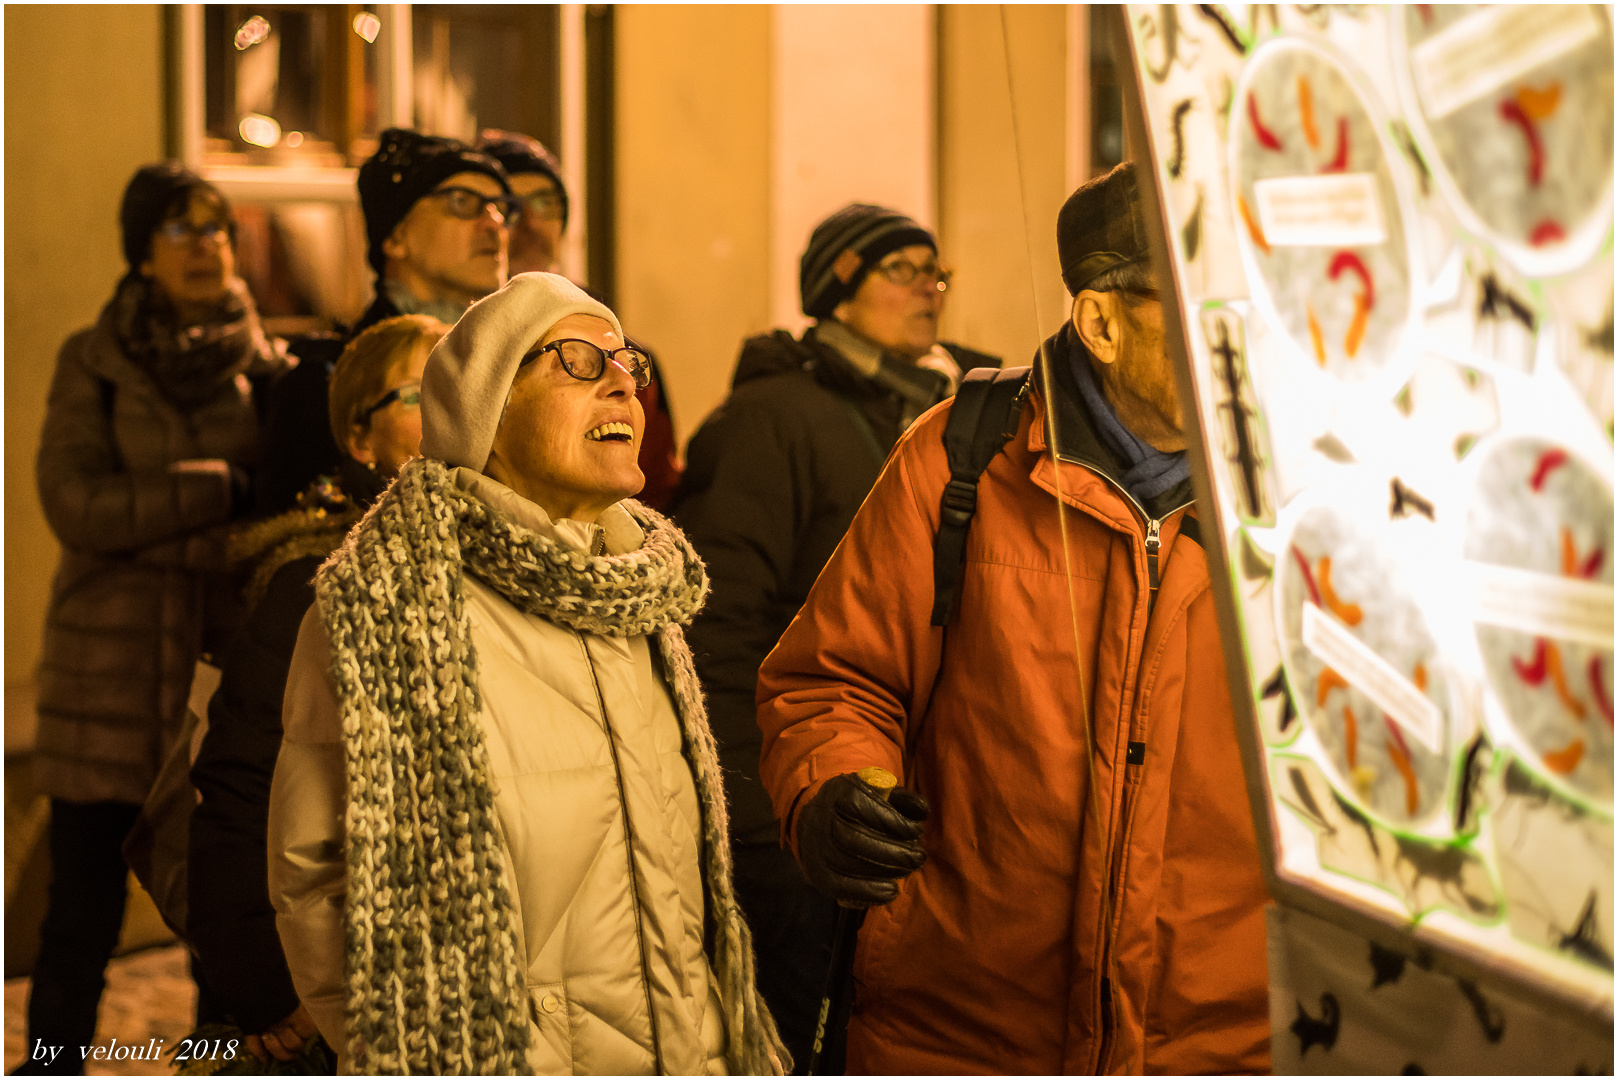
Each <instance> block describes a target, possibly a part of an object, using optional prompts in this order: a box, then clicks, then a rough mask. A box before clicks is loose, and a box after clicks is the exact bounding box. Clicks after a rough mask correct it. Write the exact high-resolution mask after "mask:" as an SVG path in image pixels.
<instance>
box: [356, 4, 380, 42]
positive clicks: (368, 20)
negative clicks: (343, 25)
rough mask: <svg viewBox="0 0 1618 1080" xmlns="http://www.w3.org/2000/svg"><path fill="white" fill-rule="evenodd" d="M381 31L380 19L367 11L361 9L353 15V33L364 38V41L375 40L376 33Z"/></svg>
mask: <svg viewBox="0 0 1618 1080" xmlns="http://www.w3.org/2000/svg"><path fill="white" fill-rule="evenodd" d="M381 32H382V20H381V19H379V18H377V17H376V16H375V15H372V14H371V13H370V12H369V11H362V12H360V13H359V14H358V15H356V16H354V33H356V34H358V35H359V36H360V37H362V38H364V39H365V40H366V43H367V44H369V43H371V42H374V41H376V35H377V34H379V33H381Z"/></svg>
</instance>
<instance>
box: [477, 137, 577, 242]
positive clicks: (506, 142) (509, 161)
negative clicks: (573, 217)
mask: <svg viewBox="0 0 1618 1080" xmlns="http://www.w3.org/2000/svg"><path fill="white" fill-rule="evenodd" d="M477 149H479V150H482V151H483V152H484V153H485V154H488V155H489V156H490V157H492V158H494V159H495V160H496V161H498V162H500V164H501V165H503V166H504V167H505V170H506V175H507V176H517V175H520V174H522V173H538V174H539V175H541V176H547V177H549V178H550V181H551V183H553V184H555V185H556V193H557V194H558V195H560V196H561V197H562V228H564V229H565V228H567V214H568V202H567V185H566V184H564V183H562V163H561V162H560V161H557V160H556V155H555V154H553V153H551V152H550V151H549V150H547V149H546V148H545V144H544V143H542V142H540V141H539V140H538V139H535V138H531V137H529V136H527V135H523V134H519V133H518V132H515V131H501V130H500V129H499V128H485V129H484V131H483V134H482V135H479V136H478V141H477Z"/></svg>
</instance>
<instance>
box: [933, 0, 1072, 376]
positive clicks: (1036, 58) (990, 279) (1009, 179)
mask: <svg viewBox="0 0 1618 1080" xmlns="http://www.w3.org/2000/svg"><path fill="white" fill-rule="evenodd" d="M938 10H939V14H940V22H939V31H938V54H939V63H938V67H939V165H938V173H939V185H938V186H939V242H940V244H941V246H942V248H943V251H942V255H943V257H944V260H945V261H946V262H947V263H948V264H949V265H950V266H952V267H954V268H955V271H956V278H955V282H954V284H953V286H952V287H951V289H950V294H949V301H948V306H947V307H946V308H945V311H944V318H943V323H942V330H941V332H942V334H943V336H944V337H945V338H946V339H948V340H952V341H959V342H961V343H962V344H963V345H970V346H972V347H973V348H976V349H982V350H984V351H985V352H990V353H993V354H995V355H997V356H1000V357H1001V358H1003V359H1004V360H1005V362H1006V363H1007V364H1008V365H1014V364H1026V363H1028V362H1029V360H1030V359H1031V358H1032V356H1033V354H1034V350H1035V349H1036V348H1037V347H1038V345H1039V342H1040V341H1041V340H1043V339H1044V338H1045V337H1046V336H1048V335H1050V334H1052V333H1054V332H1055V331H1056V329H1057V328H1058V327H1059V326H1061V324H1062V320H1063V319H1064V318H1066V314H1067V302H1068V297H1067V290H1066V289H1065V288H1063V286H1062V276H1061V271H1060V267H1059V266H1058V264H1057V260H1056V213H1057V211H1058V210H1060V209H1061V206H1062V202H1063V200H1064V199H1066V198H1067V195H1068V194H1069V188H1068V179H1067V172H1068V161H1067V153H1068V108H1069V106H1068V104H1067V103H1066V102H1064V95H1065V90H1066V86H1067V79H1066V73H1067V67H1066V65H1067V60H1068V57H1067V37H1068V23H1067V17H1068V16H1067V8H1066V6H1065V5H1061V4H1050V5H1021V4H1019V5H1006V6H1004V7H1001V6H997V5H980V4H962V5H954V4H949V5H941V6H940V7H939V9H938Z"/></svg>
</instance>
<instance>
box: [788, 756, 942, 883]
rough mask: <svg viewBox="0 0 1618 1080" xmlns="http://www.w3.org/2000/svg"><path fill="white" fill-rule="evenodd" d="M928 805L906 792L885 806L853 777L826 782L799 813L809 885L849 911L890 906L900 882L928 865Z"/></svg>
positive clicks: (891, 795) (874, 791)
mask: <svg viewBox="0 0 1618 1080" xmlns="http://www.w3.org/2000/svg"><path fill="white" fill-rule="evenodd" d="M928 812H929V811H928V807H927V800H926V799H923V798H922V797H921V796H920V795H917V794H916V793H915V792H914V791H909V790H907V789H905V788H902V787H896V788H894V789H893V790H892V791H891V792H889V793H888V798H887V801H886V802H884V801H883V799H882V796H881V794H880V793H879V792H878V791H877V789H876V788H873V787H871V786H870V785H869V784H867V783H865V782H864V781H863V780H861V779H860V778H859V777H858V776H856V775H855V774H853V773H844V774H843V775H842V776H834V777H833V778H832V779H830V780H828V781H826V783H825V784H824V785H823V786H822V787H821V789H820V791H819V792H817V793H816V794H815V797H814V798H813V799H811V800H810V801H809V804H808V805H807V806H805V807H804V808H803V809H802V810H800V811H799V812H798V864H799V865H800V866H802V867H803V874H804V877H806V878H808V879H809V884H811V885H813V886H814V887H815V888H817V889H819V890H820V891H821V892H823V893H825V894H826V895H828V896H830V897H832V898H833V899H834V900H836V901H838V902H839V903H841V904H843V905H844V906H845V907H862V908H863V907H871V906H872V905H875V904H886V903H888V902H889V901H891V900H892V899H893V898H894V897H896V896H898V895H899V882H898V879H899V878H902V877H904V876H905V875H906V874H908V873H910V872H911V871H912V870H919V869H920V868H921V864H922V863H924V862H926V861H927V855H926V853H925V852H924V851H922V848H921V823H922V822H924V821H926V820H927V814H928Z"/></svg>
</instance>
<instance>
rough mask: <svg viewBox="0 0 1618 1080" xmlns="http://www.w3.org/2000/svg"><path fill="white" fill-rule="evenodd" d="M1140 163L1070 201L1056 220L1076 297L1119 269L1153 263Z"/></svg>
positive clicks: (1059, 249)
mask: <svg viewBox="0 0 1618 1080" xmlns="http://www.w3.org/2000/svg"><path fill="white" fill-rule="evenodd" d="M1135 184H1136V182H1135V163H1134V162H1132V161H1126V162H1124V163H1123V164H1121V165H1119V166H1117V167H1116V168H1114V169H1113V170H1112V171H1111V172H1109V173H1108V174H1107V175H1105V176H1098V177H1096V178H1095V179H1094V180H1091V181H1090V182H1089V183H1088V184H1085V185H1084V186H1083V187H1081V188H1079V190H1077V191H1075V192H1074V193H1073V194H1071V195H1069V196H1068V197H1067V202H1065V203H1063V204H1062V211H1061V213H1059V214H1057V215H1056V254H1057V257H1058V258H1060V259H1061V260H1062V283H1063V284H1064V285H1066V286H1067V291H1068V293H1069V294H1070V295H1073V296H1077V295H1078V294H1079V290H1081V289H1083V288H1084V287H1085V286H1086V285H1088V284H1089V283H1090V282H1092V281H1094V280H1095V279H1096V278H1097V277H1099V276H1100V275H1102V274H1104V273H1106V272H1107V271H1108V270H1111V269H1112V268H1113V267H1115V266H1122V265H1124V264H1125V263H1131V262H1135V261H1136V260H1139V259H1145V258H1148V257H1149V249H1148V247H1147V245H1146V222H1145V219H1144V218H1143V217H1142V216H1141V209H1140V191H1139V190H1138V189H1137V187H1136V186H1135Z"/></svg>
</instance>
